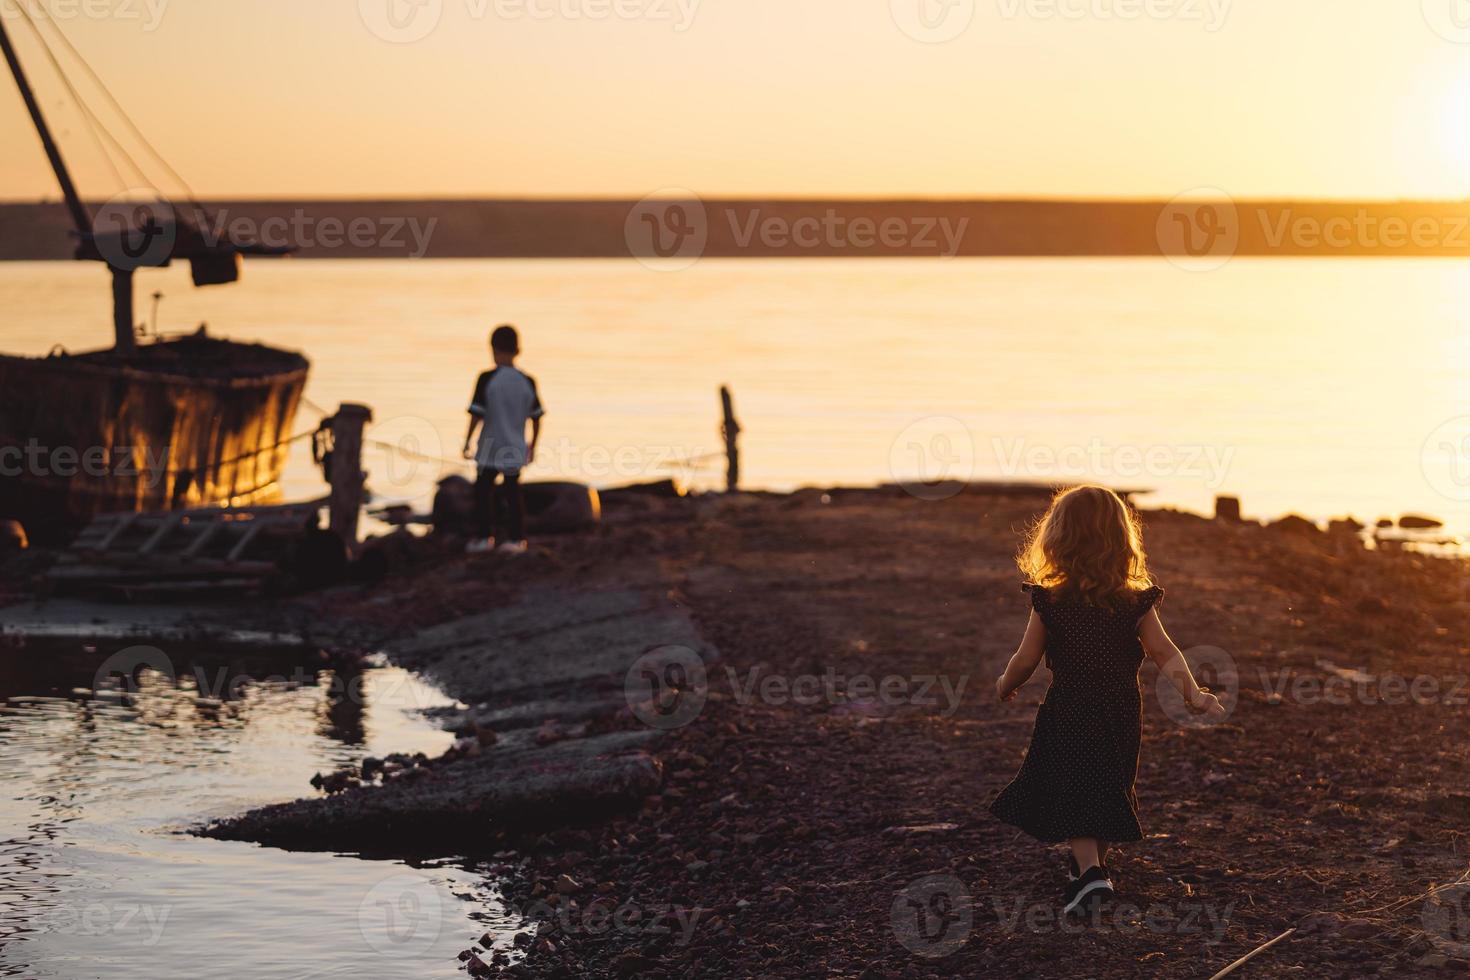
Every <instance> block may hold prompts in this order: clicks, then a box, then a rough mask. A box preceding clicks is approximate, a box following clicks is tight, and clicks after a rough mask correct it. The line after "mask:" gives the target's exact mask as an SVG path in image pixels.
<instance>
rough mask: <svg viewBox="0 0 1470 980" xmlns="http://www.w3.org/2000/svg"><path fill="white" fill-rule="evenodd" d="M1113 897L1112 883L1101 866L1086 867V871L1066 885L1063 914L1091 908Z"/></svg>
mask: <svg viewBox="0 0 1470 980" xmlns="http://www.w3.org/2000/svg"><path fill="white" fill-rule="evenodd" d="M1112 897H1113V883H1112V882H1111V881H1109V880H1108V873H1107V872H1106V871H1104V870H1103V869H1102V868H1096V867H1094V868H1088V869H1087V871H1086V873H1084V874H1083V875H1082V876H1081V877H1079V878H1077V879H1076V880H1074V881H1073V882H1072V883H1071V884H1069V885H1068V886H1067V891H1066V902H1067V904H1066V906H1065V907H1064V908H1063V909H1062V914H1063V915H1071V914H1072V913H1073V912H1076V911H1078V910H1089V911H1090V910H1091V909H1095V908H1097V907H1098V905H1100V904H1102V903H1103V902H1106V901H1108V900H1109V899H1111V898H1112Z"/></svg>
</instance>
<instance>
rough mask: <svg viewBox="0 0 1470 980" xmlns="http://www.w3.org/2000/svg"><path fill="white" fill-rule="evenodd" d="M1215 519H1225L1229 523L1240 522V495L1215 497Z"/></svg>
mask: <svg viewBox="0 0 1470 980" xmlns="http://www.w3.org/2000/svg"><path fill="white" fill-rule="evenodd" d="M1215 520H1217V521H1225V522H1226V523H1228V524H1239V523H1240V498H1239V497H1216V498H1215Z"/></svg>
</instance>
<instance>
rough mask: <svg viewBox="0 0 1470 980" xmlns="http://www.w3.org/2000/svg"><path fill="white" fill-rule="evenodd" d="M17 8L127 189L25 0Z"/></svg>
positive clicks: (109, 165) (105, 160)
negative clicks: (32, 18) (37, 26)
mask: <svg viewBox="0 0 1470 980" xmlns="http://www.w3.org/2000/svg"><path fill="white" fill-rule="evenodd" d="M16 7H17V8H18V9H19V10H20V13H21V16H22V17H24V18H25V21H26V26H28V27H29V28H30V29H31V32H32V33H33V34H35V35H36V40H37V41H39V42H40V44H41V49H42V50H43V51H44V52H45V53H46V56H47V58H48V59H49V60H50V62H51V65H52V67H53V68H55V70H56V73H57V75H59V76H60V77H61V83H62V85H63V86H64V87H65V88H66V90H67V91H68V92H70V93H71V97H72V101H74V102H75V103H76V105H77V110H78V112H79V114H80V115H81V117H82V122H83V123H85V124H86V132H87V135H88V136H90V137H91V138H92V142H93V144H95V145H96V147H97V153H98V155H99V156H101V158H102V162H103V163H105V164H106V165H107V169H108V170H110V171H112V176H113V178H114V179H116V181H117V185H118V187H119V188H125V187H127V185H128V180H127V178H126V177H124V176H123V175H122V171H121V170H119V169H118V167H117V162H116V161H115V160H113V158H112V154H111V153H109V152H108V150H107V146H106V145H105V144H104V143H103V142H102V137H101V136H100V135H99V134H98V131H97V122H96V121H95V120H94V118H93V117H92V116H91V115H90V114H89V113H88V112H87V109H86V107H85V106H84V105H83V104H82V101H81V98H80V97H79V96H78V95H77V92H76V89H74V88H72V86H71V82H70V81H69V80H68V79H67V77H66V72H64V71H62V70H61V65H60V63H58V62H57V60H56V56H55V55H54V54H53V53H52V52H51V48H50V46H48V45H47V44H46V39H45V38H44V37H42V36H41V32H40V31H39V30H38V29H37V28H36V25H35V22H34V21H32V20H31V15H30V13H29V12H28V11H27V10H26V8H25V3H24V0H16Z"/></svg>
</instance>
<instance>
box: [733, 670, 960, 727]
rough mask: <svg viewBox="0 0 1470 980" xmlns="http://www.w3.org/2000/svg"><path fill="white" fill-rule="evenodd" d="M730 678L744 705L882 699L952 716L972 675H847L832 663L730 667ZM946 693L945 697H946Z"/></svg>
mask: <svg viewBox="0 0 1470 980" xmlns="http://www.w3.org/2000/svg"><path fill="white" fill-rule="evenodd" d="M725 677H726V679H727V680H728V681H729V684H730V690H731V692H732V694H733V695H734V698H735V701H736V703H738V704H740V705H741V706H742V707H749V706H750V705H753V704H766V705H772V706H775V707H780V706H783V705H788V704H794V705H801V706H805V707H809V706H811V705H817V704H844V703H850V702H855V701H859V702H860V701H869V702H876V703H878V704H881V705H884V706H886V707H905V706H907V707H939V706H940V705H941V704H942V705H943V710H941V711H940V715H941V716H943V717H945V718H951V717H953V716H954V713H955V712H956V711H958V710H959V708H960V701H961V699H962V698H963V697H964V693H965V685H966V684H968V683H969V680H970V678H969V677H968V676H964V675H962V676H960V677H959V678H957V679H956V678H951V677H949V676H948V675H944V674H916V675H913V676H908V677H905V676H901V675H898V674H889V675H887V676H884V677H881V678H875V677H873V676H872V675H871V674H843V673H841V672H839V671H838V670H837V669H836V668H834V667H828V668H827V669H826V670H825V671H823V672H822V673H820V674H797V675H794V676H788V675H786V674H780V673H774V672H773V673H765V672H763V671H762V670H761V668H760V667H753V668H751V669H750V670H748V671H746V672H745V675H744V676H743V677H742V676H741V675H740V674H739V673H738V672H737V671H736V670H735V669H734V668H733V667H726V668H725ZM941 695H942V701H941Z"/></svg>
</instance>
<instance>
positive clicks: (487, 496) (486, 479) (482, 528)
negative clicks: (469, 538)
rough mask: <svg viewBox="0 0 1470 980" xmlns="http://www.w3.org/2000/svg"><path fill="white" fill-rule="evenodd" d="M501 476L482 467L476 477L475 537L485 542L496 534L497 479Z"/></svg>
mask: <svg viewBox="0 0 1470 980" xmlns="http://www.w3.org/2000/svg"><path fill="white" fill-rule="evenodd" d="M498 475H499V474H498V473H496V471H495V470H493V469H491V468H489V467H488V466H481V467H480V468H479V471H478V473H477V474H476V476H475V537H477V538H479V539H481V540H484V539H487V538H490V537H492V536H493V535H494V533H495V478H496V477H497V476H498Z"/></svg>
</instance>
